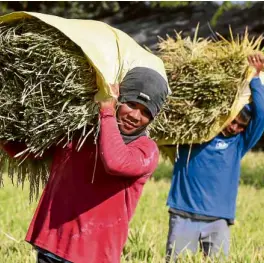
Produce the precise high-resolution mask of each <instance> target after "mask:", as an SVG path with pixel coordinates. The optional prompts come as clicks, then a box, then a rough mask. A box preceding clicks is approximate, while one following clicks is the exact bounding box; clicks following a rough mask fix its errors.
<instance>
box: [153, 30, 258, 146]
mask: <svg viewBox="0 0 264 263" xmlns="http://www.w3.org/2000/svg"><path fill="white" fill-rule="evenodd" d="M197 32H198V27H197V30H196V34H195V37H194V39H193V40H192V39H191V38H190V37H187V38H182V36H181V34H176V40H174V39H172V38H170V37H168V39H166V40H163V39H162V40H161V42H160V44H159V47H160V53H159V56H160V58H162V59H163V61H164V64H165V68H166V70H167V75H168V79H169V84H170V87H171V90H172V94H171V96H170V97H169V99H168V100H167V103H166V105H165V107H164V109H163V110H162V112H161V114H160V115H159V116H158V118H157V119H156V121H155V122H154V123H153V125H152V129H151V135H152V137H153V138H155V139H156V140H157V141H158V143H159V142H160V144H161V145H166V144H167V145H173V144H186V143H187V144H192V143H202V142H205V141H208V140H209V139H211V138H212V137H214V136H216V135H217V134H215V133H214V132H219V127H220V126H221V125H222V124H224V123H225V121H226V120H227V119H228V118H229V117H230V116H229V115H230V113H231V109H232V107H233V105H234V102H235V101H236V100H237V99H238V96H239V95H240V94H241V93H243V89H244V88H245V83H246V84H248V83H247V78H248V74H249V66H248V62H247V56H248V55H249V54H252V53H253V52H254V51H255V50H258V49H259V46H260V43H261V41H262V36H260V37H259V38H257V39H256V40H255V39H252V40H249V37H248V33H247V31H246V32H245V34H244V36H242V37H237V38H236V39H234V38H233V35H232V32H231V31H230V33H231V34H230V35H231V40H230V41H228V40H226V39H224V38H223V37H221V36H220V35H219V38H220V40H219V41H217V42H215V41H211V40H209V39H203V38H198V37H197ZM220 122H221V123H222V124H221V123H220ZM216 123H218V126H217V127H218V129H215V125H216ZM219 123H220V126H219ZM220 128H221V127H220ZM212 131H214V132H212Z"/></svg>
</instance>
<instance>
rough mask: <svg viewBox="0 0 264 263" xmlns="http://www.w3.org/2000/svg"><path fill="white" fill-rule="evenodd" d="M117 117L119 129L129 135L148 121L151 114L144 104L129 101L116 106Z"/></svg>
mask: <svg viewBox="0 0 264 263" xmlns="http://www.w3.org/2000/svg"><path fill="white" fill-rule="evenodd" d="M117 119H118V126H119V129H120V131H121V132H122V133H123V134H125V135H131V134H134V133H136V132H137V131H138V130H139V129H141V128H142V127H146V126H147V125H148V124H149V123H150V120H151V114H150V112H149V110H148V109H147V108H146V107H145V106H144V105H142V104H140V103H138V102H132V101H129V102H126V103H123V104H121V106H120V107H119V108H118V112H117Z"/></svg>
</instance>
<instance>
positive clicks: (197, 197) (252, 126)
mask: <svg viewBox="0 0 264 263" xmlns="http://www.w3.org/2000/svg"><path fill="white" fill-rule="evenodd" d="M250 86H251V92H252V98H253V102H252V118H251V121H250V123H249V125H248V126H247V128H246V130H245V131H244V132H243V133H240V134H238V135H236V136H232V137H224V136H223V135H221V134H220V135H218V136H216V137H215V138H214V139H212V140H211V141H209V142H207V143H203V144H195V145H193V146H192V148H191V152H190V159H189V162H188V153H189V150H190V147H189V146H188V145H183V146H180V149H179V159H178V160H177V161H176V163H175V166H174V171H173V178H172V183H171V188H170V192H169V197H168V200H167V205H168V206H169V207H171V208H174V209H177V210H182V211H186V212H190V213H195V214H199V215H206V216H213V217H220V218H226V219H234V218H235V208H236V197H237V190H238V184H239V177H240V161H241V159H242V157H243V156H244V155H245V153H246V152H247V151H248V150H250V149H251V148H252V147H253V146H254V145H255V144H256V143H257V141H258V140H259V139H260V137H261V136H262V133H263V131H264V86H263V85H262V84H261V81H260V79H259V78H254V79H252V81H251V82H250Z"/></svg>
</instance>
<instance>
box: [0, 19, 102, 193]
mask: <svg viewBox="0 0 264 263" xmlns="http://www.w3.org/2000/svg"><path fill="white" fill-rule="evenodd" d="M0 42H1V48H0V92H1V96H0V140H1V141H18V142H22V143H25V144H26V150H25V151H24V153H23V157H26V156H27V154H29V153H31V155H34V156H38V157H40V156H42V155H43V153H44V152H45V150H47V149H48V148H49V147H51V145H53V144H56V143H58V142H59V141H63V142H65V143H67V142H68V141H69V140H71V139H72V137H73V136H74V133H75V132H76V131H79V133H80V141H79V146H80V147H81V145H82V143H83V142H84V140H85V139H86V138H87V136H88V134H90V133H91V132H92V131H93V129H94V127H95V125H94V124H95V123H96V121H95V117H96V115H97V113H98V108H97V106H96V104H95V103H94V100H93V98H94V94H95V93H96V92H97V87H96V73H95V70H94V69H93V67H92V66H91V65H89V64H88V62H87V59H86V57H85V56H84V54H83V52H82V50H81V49H80V48H79V47H78V46H77V45H76V44H75V43H74V42H72V41H71V40H70V39H69V38H68V37H66V36H65V35H64V34H62V33H61V32H60V31H59V30H57V29H55V28H54V27H51V26H49V25H47V24H45V23H44V22H41V21H40V20H38V19H32V18H31V19H24V20H18V21H14V22H11V23H8V24H1V25H0ZM6 162H8V164H6ZM17 162H18V161H16V163H15V164H14V163H13V162H11V161H10V160H9V159H8V158H7V156H6V155H4V153H2V158H1V163H0V166H1V168H2V169H3V168H4V166H6V165H8V166H9V175H10V176H11V177H12V176H14V174H17V176H18V179H19V183H21V182H24V180H25V176H26V174H28V175H29V179H30V183H31V194H33V193H34V192H36V191H38V190H37V189H38V184H39V180H41V179H42V181H43V182H44V183H45V181H46V175H47V169H46V168H45V167H43V165H44V164H45V162H43V161H41V162H40V166H38V167H35V168H34V169H33V168H32V163H29V162H28V161H25V162H22V164H21V165H19V166H18V165H17ZM19 162H21V159H20V161H19ZM34 163H35V165H36V163H37V161H35V162H34ZM44 166H45V165H44Z"/></svg>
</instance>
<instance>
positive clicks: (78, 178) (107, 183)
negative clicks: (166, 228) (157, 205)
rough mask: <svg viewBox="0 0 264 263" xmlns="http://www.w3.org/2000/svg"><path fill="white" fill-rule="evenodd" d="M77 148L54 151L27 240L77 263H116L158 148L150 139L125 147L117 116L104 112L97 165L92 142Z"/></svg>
mask: <svg viewBox="0 0 264 263" xmlns="http://www.w3.org/2000/svg"><path fill="white" fill-rule="evenodd" d="M75 147H76V143H75V142H72V143H71V144H69V145H68V146H67V147H66V148H60V147H57V148H56V149H55V153H54V157H53V164H52V167H51V172H50V178H49V181H48V184H47V185H46V187H45V189H44V192H43V194H42V197H41V199H40V202H39V205H38V207H37V209H36V212H35V215H34V217H33V220H32V222H31V224H30V227H29V230H28V233H27V236H26V241H28V242H30V243H31V244H33V245H35V246H38V247H40V248H42V249H45V250H48V251H49V252H51V253H54V254H55V255H57V256H59V257H62V258H64V259H66V260H68V261H71V262H74V263H87V262H89V263H118V262H120V256H121V253H122V249H123V247H124V244H125V242H126V239H127V235H128V223H129V221H130V219H131V217H132V215H133V213H134V210H135V207H136V205H137V202H138V200H139V198H140V195H141V192H142V188H143V185H144V184H145V182H146V180H147V179H148V178H149V176H150V175H151V174H152V173H153V171H154V169H155V168H156V166H157V163H158V148H157V146H156V144H155V143H154V142H153V141H152V140H150V139H149V138H147V137H146V136H142V137H139V138H138V139H136V140H135V141H132V142H131V143H129V144H128V145H126V144H124V142H123V139H122V137H121V135H120V132H119V129H118V126H117V122H116V119H115V117H113V116H111V115H109V114H103V113H102V114H101V129H100V138H99V145H98V159H97V161H96V158H95V157H96V146H95V145H94V144H93V142H92V141H88V142H87V143H85V144H84V145H83V147H82V148H81V150H80V151H79V152H77V151H76V150H75ZM5 148H6V150H7V151H8V152H9V153H11V154H14V151H10V150H11V149H10V147H9V149H8V145H7V146H6V147H5ZM20 150H21V149H20ZM95 164H96V169H95V173H94V182H93V183H92V177H93V171H94V167H95Z"/></svg>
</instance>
